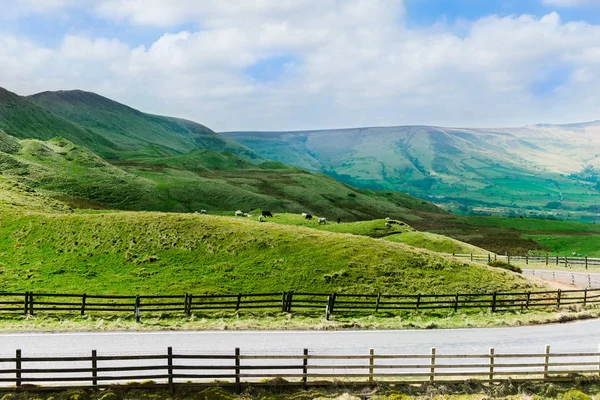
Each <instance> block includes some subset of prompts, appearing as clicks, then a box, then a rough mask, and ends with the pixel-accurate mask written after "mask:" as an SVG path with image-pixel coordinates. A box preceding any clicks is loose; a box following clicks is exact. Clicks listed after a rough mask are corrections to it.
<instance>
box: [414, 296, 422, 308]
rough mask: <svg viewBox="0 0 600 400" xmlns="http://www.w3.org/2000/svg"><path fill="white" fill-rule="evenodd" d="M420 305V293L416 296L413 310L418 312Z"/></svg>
mask: <svg viewBox="0 0 600 400" xmlns="http://www.w3.org/2000/svg"><path fill="white" fill-rule="evenodd" d="M420 305H421V293H419V294H418V295H417V306H416V307H415V310H418V309H419V306H420Z"/></svg>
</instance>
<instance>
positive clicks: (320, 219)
mask: <svg viewBox="0 0 600 400" xmlns="http://www.w3.org/2000/svg"><path fill="white" fill-rule="evenodd" d="M317 222H318V223H319V225H321V224H326V223H327V218H325V217H321V218H319V220H318V221H317Z"/></svg>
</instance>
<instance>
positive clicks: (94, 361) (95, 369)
mask: <svg viewBox="0 0 600 400" xmlns="http://www.w3.org/2000/svg"><path fill="white" fill-rule="evenodd" d="M97 357H98V353H97V352H96V350H92V385H94V386H96V385H98V379H97V378H98V358H97Z"/></svg>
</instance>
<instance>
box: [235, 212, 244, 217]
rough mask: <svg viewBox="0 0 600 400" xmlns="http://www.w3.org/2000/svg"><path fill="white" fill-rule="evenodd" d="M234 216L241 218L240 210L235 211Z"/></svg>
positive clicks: (242, 214)
mask: <svg viewBox="0 0 600 400" xmlns="http://www.w3.org/2000/svg"><path fill="white" fill-rule="evenodd" d="M235 216H236V217H243V216H244V212H243V211H242V210H237V211H236V212H235Z"/></svg>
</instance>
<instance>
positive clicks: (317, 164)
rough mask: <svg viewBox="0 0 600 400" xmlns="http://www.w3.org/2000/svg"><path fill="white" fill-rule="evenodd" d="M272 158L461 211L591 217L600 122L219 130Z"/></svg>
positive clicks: (597, 186) (597, 183)
mask: <svg viewBox="0 0 600 400" xmlns="http://www.w3.org/2000/svg"><path fill="white" fill-rule="evenodd" d="M223 134H224V135H225V136H228V137H230V138H231V139H233V140H236V141H237V142H239V143H241V144H243V145H246V146H248V147H250V148H251V149H253V150H254V151H256V152H257V153H259V154H260V155H262V156H264V157H265V158H268V159H271V160H277V161H281V162H284V163H289V164H293V165H296V166H298V167H301V168H306V169H308V170H312V171H319V172H323V173H326V174H328V175H330V176H332V177H334V178H336V179H338V180H341V181H343V182H345V183H348V184H351V185H354V186H357V187H363V188H376V189H387V190H396V191H401V192H405V193H409V194H412V195H414V196H417V197H421V198H424V199H428V200H432V201H434V202H436V203H445V204H446V205H447V207H449V208H451V209H455V210H459V211H462V212H473V211H475V212H481V213H492V214H494V213H500V214H506V213H511V212H513V213H521V214H523V213H525V214H538V215H554V216H562V217H574V215H571V214H573V213H575V214H576V216H577V218H579V217H581V218H586V217H589V218H592V217H595V213H596V212H595V211H596V210H595V208H597V207H598V201H597V196H598V195H599V194H600V191H599V190H600V180H599V176H600V169H599V167H600V122H598V121H597V122H591V123H583V124H571V125H536V126H529V127H524V128H506V129H459V128H442V127H430V126H398V127H382V128H356V129H336V130H321V131H302V132H225V133H223Z"/></svg>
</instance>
